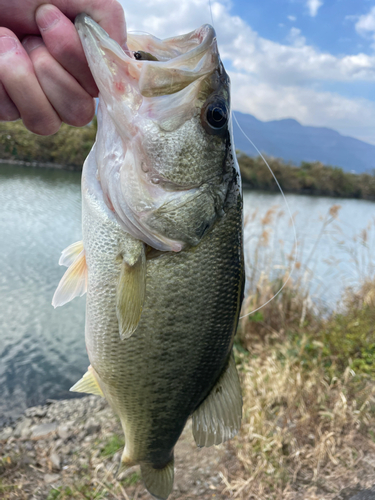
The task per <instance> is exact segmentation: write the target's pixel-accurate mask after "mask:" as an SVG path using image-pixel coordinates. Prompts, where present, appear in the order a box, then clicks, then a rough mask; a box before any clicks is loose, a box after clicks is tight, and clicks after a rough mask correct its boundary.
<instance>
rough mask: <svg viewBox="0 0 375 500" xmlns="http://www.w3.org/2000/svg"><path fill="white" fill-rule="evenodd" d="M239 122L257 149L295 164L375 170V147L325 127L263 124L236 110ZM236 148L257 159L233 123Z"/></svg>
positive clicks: (293, 122)
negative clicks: (319, 164)
mask: <svg viewBox="0 0 375 500" xmlns="http://www.w3.org/2000/svg"><path fill="white" fill-rule="evenodd" d="M235 115H236V117H237V120H238V123H239V124H240V126H241V127H242V128H243V130H244V132H245V133H246V134H247V135H248V136H249V137H250V139H251V140H252V141H253V142H254V144H255V145H256V146H257V148H258V149H259V150H260V151H261V152H262V153H266V154H267V155H269V156H274V157H277V158H282V159H283V160H285V161H292V162H293V163H295V164H297V165H299V164H300V163H301V162H302V161H306V162H312V161H320V162H322V163H324V164H325V165H332V166H337V167H341V168H342V169H343V170H345V171H347V172H350V171H355V172H356V173H361V172H371V171H372V170H373V169H375V146H373V145H372V144H368V143H367V142H363V141H360V140H359V139H354V138H353V137H346V136H344V135H341V134H340V133H339V132H336V131H335V130H332V129H330V128H325V127H308V126H304V125H301V124H300V123H298V122H297V120H293V119H285V120H273V121H269V122H263V121H261V120H258V119H257V118H255V116H252V115H248V114H244V113H240V112H239V111H235ZM233 129H234V140H235V145H236V149H238V150H240V151H243V152H244V153H246V154H247V155H249V156H257V153H256V151H255V150H254V148H253V147H252V145H251V144H250V143H249V142H248V141H247V139H246V138H245V137H244V135H243V134H242V133H241V131H240V130H239V128H238V126H237V123H236V121H235V120H233Z"/></svg>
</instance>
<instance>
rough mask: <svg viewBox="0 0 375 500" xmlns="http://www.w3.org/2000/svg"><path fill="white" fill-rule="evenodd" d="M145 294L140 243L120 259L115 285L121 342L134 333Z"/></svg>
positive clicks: (144, 277) (143, 260)
mask: <svg viewBox="0 0 375 500" xmlns="http://www.w3.org/2000/svg"><path fill="white" fill-rule="evenodd" d="M145 294H146V254H145V248H144V245H143V244H141V243H140V245H139V247H138V250H137V253H136V255H134V252H133V253H131V254H129V253H128V254H125V255H123V257H122V262H121V271H120V276H119V280H118V284H117V293H116V313H117V319H118V323H119V332H120V337H121V340H124V339H128V338H129V337H131V336H132V335H133V333H134V332H135V330H136V328H137V326H138V323H139V320H140V319H141V314H142V309H143V304H144V300H145Z"/></svg>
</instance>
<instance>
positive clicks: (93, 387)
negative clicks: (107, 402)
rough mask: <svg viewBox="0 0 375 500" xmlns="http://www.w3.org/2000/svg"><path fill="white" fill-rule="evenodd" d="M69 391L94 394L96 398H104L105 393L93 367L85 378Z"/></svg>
mask: <svg viewBox="0 0 375 500" xmlns="http://www.w3.org/2000/svg"><path fill="white" fill-rule="evenodd" d="M69 390H70V391H72V392H85V393H87V394H94V395H95V396H102V397H103V398H104V394H103V391H102V390H101V388H100V385H99V382H98V381H97V379H96V377H95V375H94V371H93V369H92V367H91V365H90V366H89V367H88V370H87V372H86V373H85V374H84V375H83V377H82V378H81V379H80V380H78V382H77V383H75V384H74V385H73V387H71V388H70V389H69Z"/></svg>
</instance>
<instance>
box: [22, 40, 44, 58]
mask: <svg viewBox="0 0 375 500" xmlns="http://www.w3.org/2000/svg"><path fill="white" fill-rule="evenodd" d="M22 45H23V46H24V48H25V50H26V52H27V53H28V54H30V52H31V51H32V50H34V49H36V48H37V47H40V46H41V45H44V43H43V40H42V39H41V38H40V37H37V36H28V37H27V38H25V39H24V40H22Z"/></svg>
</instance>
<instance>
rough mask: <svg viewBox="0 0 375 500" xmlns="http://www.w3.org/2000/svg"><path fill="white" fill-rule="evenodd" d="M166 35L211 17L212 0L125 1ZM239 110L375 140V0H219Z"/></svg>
mask: <svg viewBox="0 0 375 500" xmlns="http://www.w3.org/2000/svg"><path fill="white" fill-rule="evenodd" d="M121 2H122V4H123V5H124V9H125V15H126V18H127V22H128V28H129V29H131V30H134V29H138V30H145V31H148V32H150V33H152V34H153V35H155V36H158V37H159V38H164V37H169V36H173V35H176V34H181V33H184V32H188V31H191V30H192V29H195V28H197V27H198V26H199V25H201V24H203V23H206V22H211V16H210V8H209V0H178V1H177V2H176V0H143V1H142V9H139V4H138V5H136V4H135V3H133V2H127V1H125V0H121ZM211 6H212V13H213V21H214V26H215V29H216V31H217V36H218V42H219V49H220V53H221V55H222V58H223V60H224V63H225V66H226V68H227V70H228V72H229V74H230V77H231V80H232V102H233V109H235V110H236V109H237V110H241V111H244V112H248V113H250V114H253V115H255V116H256V117H257V118H259V119H261V120H273V119H281V118H295V119H297V120H298V121H300V122H301V123H302V124H304V125H313V126H326V127H330V128H333V129H336V130H338V131H339V132H341V133H342V134H344V135H350V136H353V137H357V138H359V139H362V140H365V141H367V142H371V143H373V144H375V0H232V1H231V0H211Z"/></svg>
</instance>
